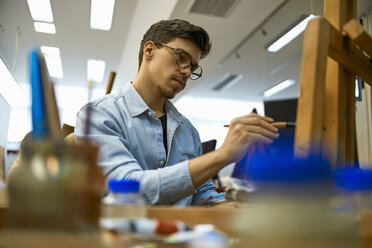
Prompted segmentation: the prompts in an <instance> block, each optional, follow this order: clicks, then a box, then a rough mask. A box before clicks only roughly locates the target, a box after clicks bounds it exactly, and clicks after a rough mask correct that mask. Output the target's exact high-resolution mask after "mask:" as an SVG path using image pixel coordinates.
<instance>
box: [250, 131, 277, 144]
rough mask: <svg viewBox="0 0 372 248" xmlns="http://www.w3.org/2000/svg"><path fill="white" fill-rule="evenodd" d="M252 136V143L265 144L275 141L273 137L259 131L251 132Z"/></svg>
mask: <svg viewBox="0 0 372 248" xmlns="http://www.w3.org/2000/svg"><path fill="white" fill-rule="evenodd" d="M250 138H251V141H252V143H264V144H271V143H273V139H270V138H268V137H266V136H264V135H262V134H259V133H251V134H250Z"/></svg>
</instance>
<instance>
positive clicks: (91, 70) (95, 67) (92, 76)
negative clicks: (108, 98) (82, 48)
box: [87, 59, 106, 83]
mask: <svg viewBox="0 0 372 248" xmlns="http://www.w3.org/2000/svg"><path fill="white" fill-rule="evenodd" d="M87 66H88V80H93V81H94V82H96V83H98V82H101V81H102V80H103V75H104V73H105V66H106V63H105V61H103V60H95V59H88V63H87Z"/></svg>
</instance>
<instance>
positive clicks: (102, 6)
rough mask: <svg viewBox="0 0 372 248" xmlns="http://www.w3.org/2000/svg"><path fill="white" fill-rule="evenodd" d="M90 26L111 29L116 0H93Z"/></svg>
mask: <svg viewBox="0 0 372 248" xmlns="http://www.w3.org/2000/svg"><path fill="white" fill-rule="evenodd" d="M90 6H91V8H90V28H92V29H100V30H106V31H107V30H110V29H111V24H112V16H113V14H114V6H115V0H91V5H90Z"/></svg>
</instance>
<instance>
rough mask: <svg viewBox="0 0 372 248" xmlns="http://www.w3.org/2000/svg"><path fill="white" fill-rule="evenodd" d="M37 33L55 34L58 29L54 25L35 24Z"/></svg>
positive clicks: (45, 23)
mask: <svg viewBox="0 0 372 248" xmlns="http://www.w3.org/2000/svg"><path fill="white" fill-rule="evenodd" d="M34 26H35V31H36V32H40V33H47V34H55V33H56V27H55V26H54V24H53V23H47V22H34Z"/></svg>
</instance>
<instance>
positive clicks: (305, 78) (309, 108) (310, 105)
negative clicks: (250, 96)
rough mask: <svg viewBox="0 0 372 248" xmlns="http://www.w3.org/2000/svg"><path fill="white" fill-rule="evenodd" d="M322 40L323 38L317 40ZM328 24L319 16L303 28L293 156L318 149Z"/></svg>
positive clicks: (321, 120) (323, 97)
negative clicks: (304, 29)
mask: <svg viewBox="0 0 372 248" xmlns="http://www.w3.org/2000/svg"><path fill="white" fill-rule="evenodd" d="M319 40H322V41H323V42H319ZM328 43H329V25H328V23H327V21H326V20H324V19H323V18H317V19H314V20H312V21H310V22H309V24H308V27H307V29H306V31H305V37H304V46H303V54H302V64H301V77H300V82H301V85H300V98H299V100H298V107H297V120H296V122H297V125H296V131H295V156H296V157H307V156H308V155H309V154H310V153H316V154H319V153H320V148H321V146H320V144H321V139H322V123H323V109H324V101H325V95H324V92H325V89H324V85H325V76H326V66H327V63H326V62H327V54H328Z"/></svg>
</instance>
